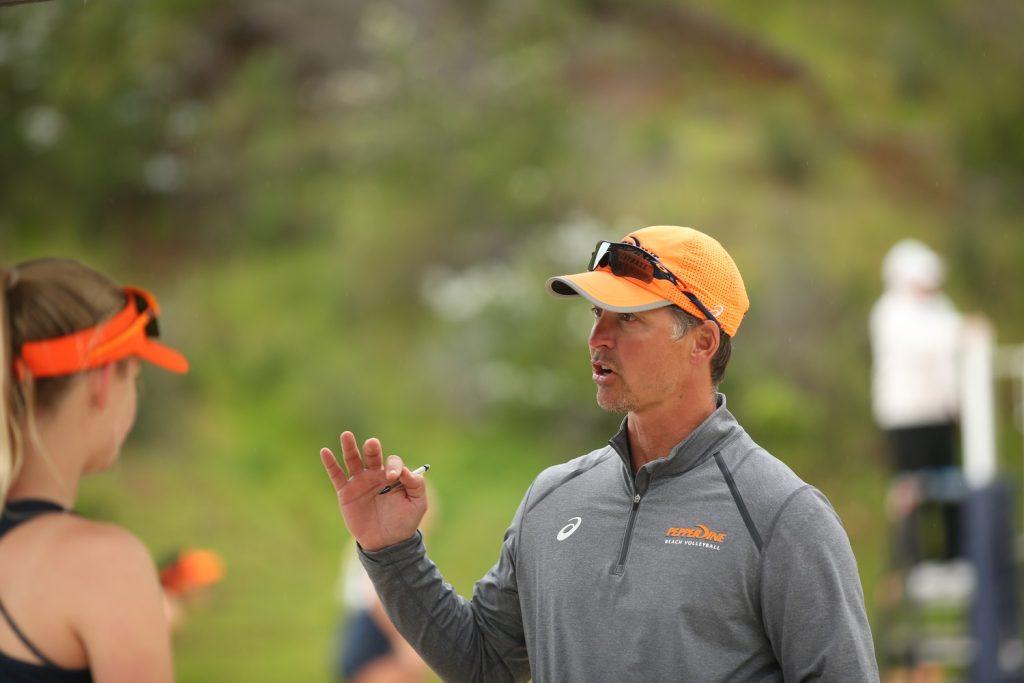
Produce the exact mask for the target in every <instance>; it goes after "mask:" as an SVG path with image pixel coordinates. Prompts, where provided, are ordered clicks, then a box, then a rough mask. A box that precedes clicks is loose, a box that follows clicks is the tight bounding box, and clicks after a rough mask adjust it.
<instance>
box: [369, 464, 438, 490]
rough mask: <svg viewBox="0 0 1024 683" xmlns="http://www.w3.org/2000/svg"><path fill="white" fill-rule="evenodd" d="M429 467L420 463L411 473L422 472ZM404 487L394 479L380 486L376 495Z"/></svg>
mask: <svg viewBox="0 0 1024 683" xmlns="http://www.w3.org/2000/svg"><path fill="white" fill-rule="evenodd" d="M429 469H430V465H421V466H420V467H417V468H416V469H414V470H413V471H412V473H413V474H423V473H424V472H426V471H427V470H429ZM404 488H405V484H403V483H402V482H400V481H396V482H395V483H394V484H388V485H387V486H385V487H384V488H382V489H381V490H380V493H378V494H377V495H378V496H383V495H384V494H385V493H388V492H390V491H397V490H398V489H404Z"/></svg>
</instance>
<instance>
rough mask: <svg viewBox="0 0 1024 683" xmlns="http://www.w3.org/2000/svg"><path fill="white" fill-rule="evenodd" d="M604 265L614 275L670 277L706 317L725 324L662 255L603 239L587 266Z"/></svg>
mask: <svg viewBox="0 0 1024 683" xmlns="http://www.w3.org/2000/svg"><path fill="white" fill-rule="evenodd" d="M602 266H608V267H609V268H611V271H612V275H616V276H618V277H631V278H633V279H634V280H639V281H640V282H651V281H652V280H668V281H669V282H671V283H672V284H673V285H675V286H676V288H678V289H679V291H680V292H682V293H683V295H684V296H685V297H686V298H687V299H689V300H690V301H692V302H693V305H694V306H696V307H697V308H698V309H699V310H700V312H701V313H703V314H704V317H705V318H707V319H708V320H710V321H711V322H713V323H715V324H716V325H718V327H719V328H721V327H722V324H721V323H720V322H718V319H717V318H715V316H713V315H712V314H711V311H709V310H708V307H707V306H705V305H704V304H702V303H701V301H700V299H698V298H697V297H696V296H695V295H694V294H693V292H690V291H688V290H687V289H686V287H684V286H683V284H682V283H681V282H680V281H679V278H677V277H676V276H675V275H673V274H672V271H670V270H669V269H668V268H666V267H665V264H663V263H662V262H661V261H659V260H658V257H657V256H655V255H654V254H651V253H650V252H647V251H645V250H643V249H641V248H640V247H638V246H635V245H632V244H627V243H625V242H605V241H603V240H602V241H601V242H598V243H597V246H596V247H595V248H594V253H593V254H591V255H590V265H588V266H587V270H597V269H598V268H601V267H602Z"/></svg>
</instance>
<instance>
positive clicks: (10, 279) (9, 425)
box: [0, 268, 21, 504]
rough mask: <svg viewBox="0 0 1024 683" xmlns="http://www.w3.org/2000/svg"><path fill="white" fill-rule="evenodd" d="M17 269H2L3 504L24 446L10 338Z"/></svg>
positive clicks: (0, 434)
mask: <svg viewBox="0 0 1024 683" xmlns="http://www.w3.org/2000/svg"><path fill="white" fill-rule="evenodd" d="M17 277H18V275H17V270H14V269H6V268H4V269H0V504H2V503H3V502H4V500H6V498H7V490H8V489H10V487H11V483H12V482H13V481H14V478H15V477H16V476H17V475H18V470H19V469H20V467H21V448H20V443H19V442H20V438H19V434H18V424H17V419H15V416H14V414H13V413H14V409H15V405H16V401H17V399H16V397H15V392H16V391H17V388H16V386H15V384H14V377H13V376H12V375H13V363H14V349H13V348H12V340H11V336H12V335H11V312H10V306H9V305H8V293H9V292H10V290H11V289H13V287H14V285H15V284H17Z"/></svg>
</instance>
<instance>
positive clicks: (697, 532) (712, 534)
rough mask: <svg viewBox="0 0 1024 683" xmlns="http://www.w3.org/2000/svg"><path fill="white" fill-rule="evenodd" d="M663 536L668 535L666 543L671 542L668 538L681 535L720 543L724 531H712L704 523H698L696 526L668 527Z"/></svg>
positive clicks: (722, 540)
mask: <svg viewBox="0 0 1024 683" xmlns="http://www.w3.org/2000/svg"><path fill="white" fill-rule="evenodd" d="M665 536H667V537H668V538H666V539H665V542H666V543H671V542H673V541H672V540H670V539H676V538H680V537H683V538H693V539H696V540H699V541H711V542H712V543H718V544H721V543H724V542H725V532H724V531H712V530H711V529H709V528H708V527H707V525H704V524H698V525H697V527H696V528H691V527H685V526H674V527H670V528H669V529H668V530H667V531H666V532H665ZM675 542H676V543H679V542H680V541H675Z"/></svg>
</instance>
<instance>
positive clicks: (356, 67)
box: [0, 0, 1024, 681]
mask: <svg viewBox="0 0 1024 683" xmlns="http://www.w3.org/2000/svg"><path fill="white" fill-rule="evenodd" d="M1022 29H1024V9H1022V7H1021V5H1020V4H1019V3H1015V2H1012V1H1010V0H978V1H975V2H966V1H964V2H953V1H951V0H944V1H940V2H927V3H925V2H905V3H897V4H893V3H882V2H864V1H859V2H831V3H817V4H808V3H796V2H775V3H761V2H750V1H749V0H726V1H724V2H719V3H714V4H704V3H688V4H682V3H674V2H656V1H653V0H651V1H645V2H632V3H626V2H608V1H601V0H575V1H570V2H565V3H550V2H539V1H535V0H517V1H516V2H508V1H499V2H490V3H474V2H465V1H464V0H419V1H417V2H373V3H371V2H362V1H358V2H346V3H338V2H332V1H329V0H293V1H292V2H287V3H281V2H270V1H269V0H251V1H247V2H242V1H240V0H236V1H231V0H228V1H226V2H225V1H218V2H213V1H210V0H151V1H150V2H147V3H138V2H130V1H129V0H103V1H100V0H93V1H92V2H86V3H81V2H71V1H70V0H54V1H53V2H49V3H43V4H29V5H20V6H15V7H7V8H4V9H2V10H0V158H2V160H3V163H2V164H0V260H2V261H3V262H4V263H13V262H17V261H20V260H23V259H26V258H30V257H34V256H39V255H50V254H54V255H64V256H73V257H76V258H80V259H82V260H84V261H86V262H87V263H90V264H92V265H94V266H96V267H98V268H100V269H101V270H104V271H106V272H108V273H110V274H112V275H113V276H114V277H116V278H118V279H120V280H122V281H125V282H135V283H139V284H142V285H144V286H147V287H149V288H152V289H153V290H155V291H156V292H157V293H158V294H159V295H160V297H161V300H162V302H163V306H164V309H165V315H164V318H165V320H164V325H163V329H164V330H165V334H166V337H167V338H168V339H169V340H170V342H171V343H173V344H176V345H177V346H179V347H180V348H182V349H183V350H184V351H185V352H186V353H187V355H188V356H189V357H190V359H191V361H192V363H193V370H192V372H191V373H190V374H189V375H188V376H186V377H184V378H182V377H171V376H164V375H161V374H160V373H157V372H153V371H149V372H148V374H147V375H146V377H145V386H144V398H143V405H142V409H141V415H140V420H139V424H138V426H137V428H136V431H135V433H134V435H133V438H132V439H131V440H130V442H129V444H128V446H127V447H126V449H125V453H124V457H123V458H122V460H121V462H120V464H118V465H117V466H116V467H115V469H114V470H113V471H112V472H110V473H108V474H104V475H102V476H98V477H95V478H94V479H93V480H90V481H88V482H87V483H86V485H85V486H84V487H83V490H82V495H81V498H80V508H81V510H83V511H84V512H86V513H87V514H90V515H95V516H97V517H103V518H107V519H111V520H115V521H117V522H120V523H122V524H124V525H125V526H127V527H128V528H130V529H132V530H133V531H135V532H136V533H137V534H139V535H140V536H141V537H142V538H143V539H144V540H145V541H146V543H147V544H148V545H149V546H150V547H151V548H152V549H153V551H154V553H155V554H157V555H159V554H161V553H162V552H163V551H165V550H167V549H169V548H171V547H173V546H175V545H180V544H191V545H198V546H206V547H212V548H215V549H217V550H219V551H220V552H221V553H222V554H223V555H224V556H225V558H226V560H227V563H228V567H229V574H228V578H227V580H226V582H225V583H224V585H223V586H222V587H221V588H220V590H218V591H217V593H216V594H215V596H214V598H213V602H212V603H211V604H210V605H209V606H207V607H206V608H204V609H200V610H197V611H195V612H194V613H193V614H192V616H191V617H190V619H189V621H188V623H187V624H186V627H185V629H184V630H183V632H182V633H181V634H180V635H179V637H178V639H177V642H176V660H177V670H178V674H179V677H180V679H181V680H182V681H207V680H218V681H243V680H244V681H293V680H294V681H317V680H327V679H328V671H329V666H328V662H329V649H330V641H331V637H332V631H333V629H334V625H335V622H336V619H337V614H336V606H335V604H334V599H333V583H334V580H335V577H336V573H337V568H338V561H339V557H340V555H341V553H342V549H343V547H344V546H345V545H346V534H345V531H344V527H343V525H342V523H341V520H340V519H339V516H338V514H337V510H336V506H335V501H334V497H333V495H332V493H331V490H330V488H329V486H328V484H327V482H326V481H325V479H324V477H323V475H322V473H321V471H320V466H319V462H318V459H317V450H318V448H319V447H320V446H321V445H324V444H333V443H334V440H335V438H336V436H337V433H338V432H339V431H340V430H342V429H344V428H352V429H354V430H355V431H356V433H357V435H359V436H362V437H367V436H370V435H378V436H380V437H381V438H382V440H383V442H384V445H385V449H386V450H387V451H389V452H397V453H400V454H402V455H403V456H405V457H406V458H407V459H408V460H409V461H411V462H414V463H420V462H430V463H431V464H432V465H433V469H432V470H431V475H430V477H431V481H432V483H433V485H434V486H435V487H436V490H437V498H438V499H439V501H440V504H441V505H440V507H441V514H440V518H439V520H438V523H437V526H436V530H435V532H434V533H433V534H432V538H431V539H430V543H429V544H430V547H431V552H432V555H433V556H434V557H435V559H436V560H437V562H438V564H439V565H440V566H441V568H442V570H443V571H444V573H445V575H446V577H448V579H449V580H450V581H451V582H452V583H453V584H454V585H455V586H456V587H457V588H458V589H460V590H461V591H462V592H463V593H464V594H468V593H469V591H470V590H471V588H472V582H473V581H474V580H475V579H476V578H477V577H479V576H480V575H482V573H483V572H484V571H486V569H487V568H488V567H489V566H490V564H491V563H492V562H493V561H494V559H495V557H496V556H497V551H498V547H499V543H500V539H501V533H502V530H503V529H504V526H505V525H506V524H507V522H508V520H509V519H510V517H511V515H512V513H513V511H514V509H515V506H516V504H517V502H518V500H519V497H520V495H521V493H522V492H523V491H524V490H525V488H526V487H527V486H528V484H529V482H530V481H531V480H532V478H533V476H535V474H536V473H537V472H538V471H539V470H540V469H542V468H543V467H545V466H547V465H549V464H552V463H555V462H559V461H562V460H565V459H568V458H569V457H573V456H575V455H578V454H580V453H583V452H586V451H589V450H591V449H592V448H594V447H596V446H598V445H600V444H601V443H603V442H604V441H605V439H606V438H607V437H608V436H609V435H610V434H611V433H612V432H613V430H614V428H615V424H616V423H617V418H615V417H614V416H606V415H603V414H602V413H601V412H600V411H599V410H598V409H597V408H596V406H595V405H594V404H593V396H592V394H593V387H592V383H591V381H590V378H589V366H588V362H587V357H586V351H585V340H586V334H587V328H588V317H587V316H588V313H587V311H586V310H585V308H586V307H585V306H583V305H582V304H579V305H574V304H572V303H566V302H560V301H556V300H554V299H552V298H549V297H548V296H547V295H546V294H545V293H544V290H543V282H544V280H545V279H546V277H548V276H550V275H552V274H557V273H562V272H574V271H576V270H579V269H580V268H582V267H583V264H584V263H585V260H586V257H587V256H588V255H589V253H590V250H591V248H592V245H593V243H594V242H595V241H596V240H597V239H599V238H618V237H619V236H621V235H622V234H624V233H625V232H627V231H628V230H629V229H631V228H633V227H636V226H639V225H649V224H660V223H672V224H684V225H692V226H694V227H697V228H700V229H702V230H704V231H706V232H709V233H711V234H713V235H714V236H716V237H717V238H718V239H719V240H720V241H721V242H722V243H723V244H724V245H725V246H726V247H727V248H728V249H729V250H730V252H731V253H732V255H733V256H734V258H735V260H736V261H737V263H738V264H739V266H740V269H741V271H742V272H743V274H744V277H745V279H746V283H747V288H748V291H749V293H750V298H751V300H752V309H751V312H750V314H749V316H748V318H747V319H746V321H745V322H744V325H743V329H742V331H741V333H740V335H739V337H738V339H737V343H736V351H735V354H734V359H733V362H732V364H731V366H730V370H729V373H728V377H727V380H726V382H725V384H724V385H723V387H722V388H723V390H724V391H725V392H726V393H727V394H728V396H729V401H730V408H731V409H732V410H733V412H734V413H735V414H736V415H737V416H738V417H739V418H740V420H741V422H742V423H743V424H744V425H745V426H746V427H747V429H748V431H750V433H751V434H752V435H753V436H754V438H755V439H757V440H758V441H759V442H760V443H761V444H762V445H764V446H765V447H766V448H768V449H769V450H770V451H772V452H773V453H774V454H776V455H777V456H779V457H781V458H782V459H783V460H785V461H786V462H788V463H789V464H790V465H791V466H792V467H793V468H794V469H795V470H796V471H797V473H798V474H800V475H801V476H802V477H803V478H805V479H807V480H808V481H811V482H812V483H814V484H816V485H817V486H818V487H819V488H821V489H822V490H823V491H824V492H825V493H826V494H827V495H828V496H829V497H830V499H831V500H832V501H833V503H834V505H835V506H836V508H837V509H838V511H839V513H840V515H841V517H842V518H843V520H844V523H845V524H846V527H847V530H848V532H849V534H850V537H851V539H852V542H853V545H854V548H855V551H856V552H857V556H858V558H859V561H860V569H861V575H862V578H863V581H864V585H865V590H866V594H867V597H868V602H869V609H870V610H871V611H872V614H873V615H875V612H876V609H875V600H874V592H875V587H876V584H877V582H878V579H879V577H880V575H881V573H882V571H883V568H884V553H885V547H886V540H885V539H886V531H885V520H884V515H883V514H882V512H881V510H882V501H883V495H884V485H885V480H886V475H885V471H884V464H885V459H884V453H883V451H882V443H881V440H880V438H879V435H878V434H877V432H876V429H875V428H874V426H873V424H872V420H871V416H870V411H869V403H868V367H869V358H868V347H867V341H866V317H867V312H868V310H869V308H870V305H871V303H872V302H873V300H874V299H875V297H877V296H878V294H879V293H880V283H879V277H878V271H879V264H880V261H881V258H882V256H883V255H884V253H885V251H886V250H887V249H888V248H889V247H890V246H891V245H892V244H893V243H894V242H895V241H896V240H897V239H899V238H901V237H904V236H915V237H919V238H921V239H923V240H925V241H926V242H928V243H930V244H931V245H932V246H933V247H935V248H936V249H938V250H939V251H941V252H942V253H944V254H945V255H946V256H947V258H948V262H949V267H950V284H949V290H950V292H951V294H952V296H953V297H954V299H955V300H956V301H957V302H958V304H959V305H960V306H961V307H962V308H963V309H965V310H970V311H979V312H983V313H985V314H988V315H989V316H992V317H993V318H994V319H995V322H996V324H997V326H998V330H999V334H1000V337H1001V338H1002V339H1004V340H1020V339H1021V338H1022V337H1024V322H1022V321H1024V298H1022V297H1021V296H1020V295H1019V293H1020V277H1019V273H1020V268H1021V264H1022V263H1024V235H1022V232H1021V229H1020V225H1019V215H1020V211H1021V209H1022V204H1024V193H1022V189H1024V188H1022V177H1024V132H1022V131H1024V125H1022V123H1024V120H1022V119H1024V89H1022V88H1021V87H1020V84H1021V82H1024V41H1021V40H1020V38H1021V36H1022ZM1007 443H1010V442H1009V441H1007ZM1015 461H1016V460H1015V459H1014V460H1012V461H1011V459H1010V458H1008V459H1007V465H1008V469H1009V470H1010V471H1011V473H1015V471H1016V469H1018V468H1017V467H1015V466H1014V465H1013V464H1012V463H1013V462H1015Z"/></svg>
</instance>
